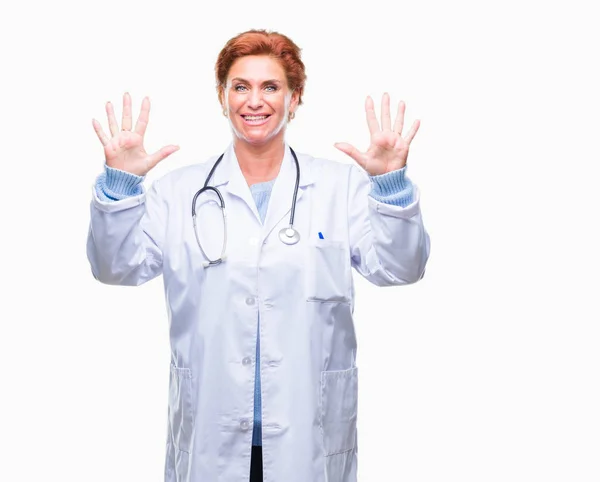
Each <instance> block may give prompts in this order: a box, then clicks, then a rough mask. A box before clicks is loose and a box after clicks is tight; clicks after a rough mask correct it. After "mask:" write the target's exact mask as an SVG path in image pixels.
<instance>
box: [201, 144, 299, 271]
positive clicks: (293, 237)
mask: <svg viewBox="0 0 600 482" xmlns="http://www.w3.org/2000/svg"><path fill="white" fill-rule="evenodd" d="M290 151H292V156H294V161H296V186H295V187H294V199H293V201H292V211H291V213H290V225H289V226H288V227H287V228H283V229H281V231H279V239H280V240H281V242H282V243H284V244H290V245H291V244H296V243H297V242H298V241H300V233H298V231H296V230H295V229H294V214H295V213H296V196H297V195H298V185H299V183H300V164H299V163H298V158H297V157H296V153H295V152H294V149H292V148H291V147H290ZM224 155H225V153H223V154H221V156H220V157H219V159H217V162H215V165H214V166H213V167H212V169H211V170H210V172H209V174H208V177H207V178H206V182H205V183H204V187H203V188H201V189H200V190H199V191H198V192H197V193H196V194H195V195H194V199H193V200H192V220H193V221H194V234H195V235H196V242H197V243H198V246H199V247H200V251H202V254H203V255H204V257H205V258H207V259H208V262H206V261H205V262H203V263H202V266H204V267H205V268H208V267H209V266H216V265H217V264H220V263H222V262H223V261H225V259H226V256H225V248H226V246H227V213H226V212H225V201H224V200H223V196H222V195H221V193H220V192H219V190H218V189H217V188H216V187H214V186H209V185H208V182H209V181H210V178H211V177H212V175H213V173H214V172H215V169H216V168H217V166H218V165H219V163H220V162H221V159H223V156H224ZM208 190H210V191H214V192H215V193H216V194H217V196H219V202H220V207H221V214H222V215H223V249H222V250H221V256H220V257H219V258H217V259H215V260H211V259H210V258H209V257H208V256H207V254H206V253H205V252H204V249H202V244H201V243H200V237H199V236H198V228H197V224H196V199H198V196H199V195H200V194H202V193H203V192H205V191H208Z"/></svg>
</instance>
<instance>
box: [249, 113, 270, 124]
mask: <svg viewBox="0 0 600 482" xmlns="http://www.w3.org/2000/svg"><path fill="white" fill-rule="evenodd" d="M269 117H271V115H270V114H269V115H242V118H243V119H244V123H245V124H248V125H251V126H258V125H261V124H264V123H265V122H267V119H268V118H269Z"/></svg>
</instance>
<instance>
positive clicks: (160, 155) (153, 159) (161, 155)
mask: <svg viewBox="0 0 600 482" xmlns="http://www.w3.org/2000/svg"><path fill="white" fill-rule="evenodd" d="M178 150H179V146H175V145H170V146H165V147H163V148H162V149H160V150H158V151H156V152H155V153H154V154H152V155H151V156H148V170H150V169H152V168H153V167H154V166H156V165H157V164H158V163H159V162H160V161H162V160H163V159H165V158H166V157H168V156H170V155H171V154H173V153H174V152H177V151H178Z"/></svg>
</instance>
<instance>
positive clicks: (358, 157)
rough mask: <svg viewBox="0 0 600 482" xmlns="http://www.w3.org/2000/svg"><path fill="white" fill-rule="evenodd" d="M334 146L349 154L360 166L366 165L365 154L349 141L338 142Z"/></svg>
mask: <svg viewBox="0 0 600 482" xmlns="http://www.w3.org/2000/svg"><path fill="white" fill-rule="evenodd" d="M334 146H335V147H336V148H337V149H339V150H340V151H342V152H343V153H344V154H347V155H349V156H350V157H351V158H352V159H354V160H355V161H356V162H358V164H359V165H360V166H362V167H363V168H364V167H365V165H366V158H365V155H364V154H363V153H362V152H360V151H359V150H358V149H357V148H356V147H354V146H352V145H351V144H348V143H347V142H336V143H335V144H334Z"/></svg>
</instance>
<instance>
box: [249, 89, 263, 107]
mask: <svg viewBox="0 0 600 482" xmlns="http://www.w3.org/2000/svg"><path fill="white" fill-rule="evenodd" d="M262 105H263V99H262V91H261V90H260V89H252V90H251V91H250V95H249V96H248V107H249V108H251V109H260V108H261V107H262Z"/></svg>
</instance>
